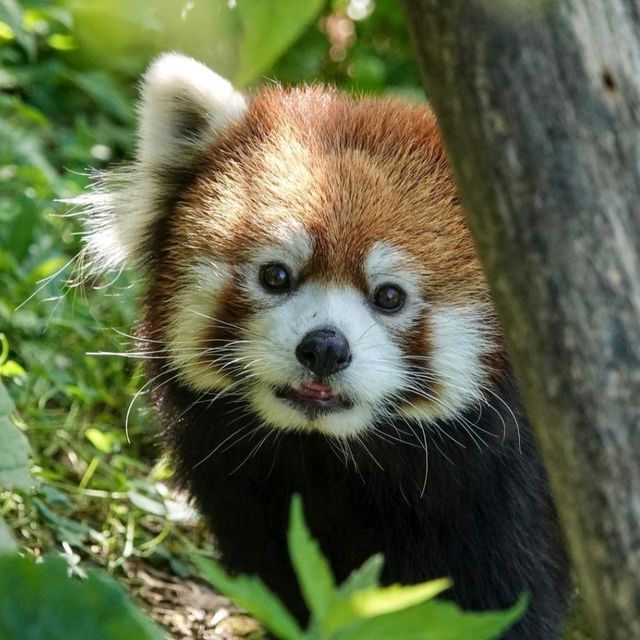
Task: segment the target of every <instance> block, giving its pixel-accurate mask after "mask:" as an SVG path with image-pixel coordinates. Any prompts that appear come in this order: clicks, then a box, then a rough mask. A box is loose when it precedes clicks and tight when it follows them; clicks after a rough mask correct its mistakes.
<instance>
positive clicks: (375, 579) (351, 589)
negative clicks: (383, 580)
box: [338, 553, 384, 598]
mask: <svg viewBox="0 0 640 640" xmlns="http://www.w3.org/2000/svg"><path fill="white" fill-rule="evenodd" d="M383 567H384V557H383V556H382V555H381V554H379V553H378V554H376V555H374V556H371V557H370V558H369V559H368V560H367V561H366V562H365V563H364V564H363V565H362V566H361V567H359V568H358V569H355V570H354V571H352V572H351V574H350V575H349V577H348V578H347V579H346V580H345V581H344V582H343V583H342V584H341V585H340V587H338V595H339V596H340V598H346V597H347V596H350V595H351V594H352V593H355V592H356V591H361V590H363V589H372V588H374V587H377V586H378V585H379V582H380V574H381V573H382V569H383Z"/></svg>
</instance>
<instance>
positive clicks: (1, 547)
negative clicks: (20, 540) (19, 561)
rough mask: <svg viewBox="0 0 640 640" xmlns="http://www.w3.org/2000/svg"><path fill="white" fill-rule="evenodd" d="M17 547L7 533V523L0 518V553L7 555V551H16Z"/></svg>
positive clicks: (9, 532) (8, 532) (9, 533)
mask: <svg viewBox="0 0 640 640" xmlns="http://www.w3.org/2000/svg"><path fill="white" fill-rule="evenodd" d="M17 550H18V545H17V544H16V541H15V540H14V539H13V536H12V535H11V531H9V527H8V526H7V523H6V522H5V521H4V518H3V517H2V516H0V553H7V552H8V551H17Z"/></svg>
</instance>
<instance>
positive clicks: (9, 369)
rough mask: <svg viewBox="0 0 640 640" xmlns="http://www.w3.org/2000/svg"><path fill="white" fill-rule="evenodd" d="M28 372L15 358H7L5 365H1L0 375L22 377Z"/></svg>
mask: <svg viewBox="0 0 640 640" xmlns="http://www.w3.org/2000/svg"><path fill="white" fill-rule="evenodd" d="M26 374H27V372H26V371H25V370H24V368H23V367H22V366H21V365H19V364H18V363H17V362H15V361H13V360H7V362H5V363H4V364H3V365H0V376H4V377H5V378H20V377H22V376H24V375H26Z"/></svg>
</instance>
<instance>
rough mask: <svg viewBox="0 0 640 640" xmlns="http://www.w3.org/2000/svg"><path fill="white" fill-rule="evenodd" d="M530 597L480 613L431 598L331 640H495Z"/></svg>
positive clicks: (349, 628)
mask: <svg viewBox="0 0 640 640" xmlns="http://www.w3.org/2000/svg"><path fill="white" fill-rule="evenodd" d="M526 606H527V599H526V597H522V598H520V600H519V601H518V603H517V604H516V605H515V606H513V607H512V608H511V609H507V610H505V611H498V612H496V611H490V612H483V613H476V612H471V611H462V610H461V609H459V608H458V607H457V606H456V605H455V604H453V603H451V602H446V601H441V600H430V601H429V602H424V603H422V604H419V605H417V606H415V607H411V608H410V609H404V610H402V611H396V612H394V613H389V614H386V615H382V616H377V617H375V618H366V619H364V620H360V621H358V622H354V623H353V624H351V625H349V626H347V627H345V628H343V629H341V630H339V631H338V632H336V633H334V634H333V635H332V636H331V637H330V640H389V639H390V638H393V640H495V639H497V638H499V637H500V636H501V634H502V633H503V632H504V631H505V630H506V629H508V628H509V627H510V626H511V625H512V624H513V623H514V622H516V621H517V620H518V619H519V618H520V617H521V616H522V614H523V613H524V610H525V608H526Z"/></svg>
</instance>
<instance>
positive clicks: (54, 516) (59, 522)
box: [33, 498, 91, 547]
mask: <svg viewBox="0 0 640 640" xmlns="http://www.w3.org/2000/svg"><path fill="white" fill-rule="evenodd" d="M33 505H34V506H35V508H36V509H37V511H38V513H39V514H40V517H41V518H42V519H43V520H44V521H45V522H46V523H47V524H48V525H50V527H51V529H52V530H53V532H54V533H55V536H56V538H57V539H58V540H59V541H60V542H68V543H69V544H70V545H72V546H74V547H83V545H84V541H85V540H86V538H87V536H88V535H89V534H90V533H91V528H90V527H88V526H87V525H86V524H84V523H82V522H78V521H77V520H71V518H67V517H66V516H61V515H60V514H58V513H56V512H55V511H53V510H51V509H49V507H47V506H46V505H45V504H44V502H42V500H39V499H38V498H34V499H33Z"/></svg>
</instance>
